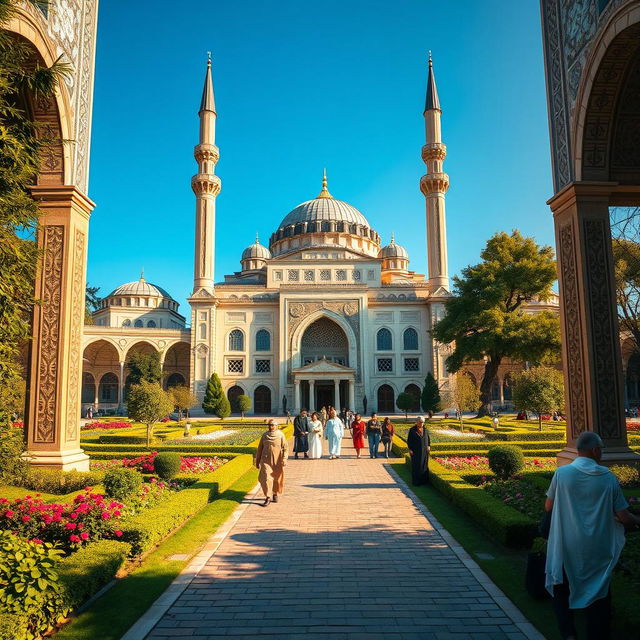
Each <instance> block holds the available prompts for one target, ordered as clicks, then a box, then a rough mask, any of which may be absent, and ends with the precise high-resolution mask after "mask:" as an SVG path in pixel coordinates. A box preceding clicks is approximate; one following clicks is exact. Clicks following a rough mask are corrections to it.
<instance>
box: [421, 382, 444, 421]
mask: <svg viewBox="0 0 640 640" xmlns="http://www.w3.org/2000/svg"><path fill="white" fill-rule="evenodd" d="M441 403H442V399H441V398H440V389H438V383H437V382H436V379H435V378H434V377H433V374H432V373H431V372H429V373H427V377H426V378H425V379H424V387H423V388H422V395H421V397H420V404H421V405H422V410H423V411H426V412H427V413H428V414H429V417H431V416H432V415H433V414H434V413H435V412H436V411H440V409H441V408H442V406H441Z"/></svg>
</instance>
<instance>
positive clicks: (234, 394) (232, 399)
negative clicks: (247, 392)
mask: <svg viewBox="0 0 640 640" xmlns="http://www.w3.org/2000/svg"><path fill="white" fill-rule="evenodd" d="M243 395H244V389H243V388H242V387H241V386H239V385H237V384H236V385H234V386H233V387H231V388H230V389H229V391H227V398H228V399H229V404H230V405H231V413H240V407H238V396H243Z"/></svg>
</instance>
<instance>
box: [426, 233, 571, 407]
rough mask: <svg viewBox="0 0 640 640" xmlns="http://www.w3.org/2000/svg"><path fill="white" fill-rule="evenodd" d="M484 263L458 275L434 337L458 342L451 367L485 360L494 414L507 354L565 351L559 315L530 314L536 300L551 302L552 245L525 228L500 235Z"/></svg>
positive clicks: (485, 399) (542, 356)
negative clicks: (498, 377) (526, 234)
mask: <svg viewBox="0 0 640 640" xmlns="http://www.w3.org/2000/svg"><path fill="white" fill-rule="evenodd" d="M480 257H481V258H482V262H480V263H479V264H476V265H474V266H469V267H466V268H465V269H463V270H462V275H461V277H455V278H454V279H453V283H454V290H453V293H454V297H452V298H450V299H449V300H448V301H447V303H446V309H445V316H444V317H443V318H442V320H440V322H438V323H437V324H436V326H435V327H434V331H433V336H434V338H435V339H436V340H438V341H439V342H442V343H454V350H453V353H452V354H451V355H450V356H449V357H448V358H447V367H448V369H449V370H450V371H452V372H456V371H459V370H460V369H461V368H462V366H463V365H464V364H465V363H468V362H474V361H478V360H483V359H484V360H485V369H484V375H483V378H482V382H481V384H480V401H481V405H480V409H479V412H478V413H479V415H481V416H483V415H488V413H489V409H490V402H491V385H492V384H493V381H494V380H495V379H496V375H497V373H498V368H499V367H500V363H501V362H502V361H503V360H504V359H505V358H512V359H514V360H520V361H529V362H533V363H540V362H543V361H546V360H548V359H553V358H558V357H559V355H560V324H559V320H558V317H557V315H556V314H553V313H551V312H548V311H542V312H539V313H535V314H526V313H524V312H523V307H524V305H526V304H527V303H528V302H531V301H533V300H536V299H538V300H543V301H544V300H547V299H548V298H549V296H550V295H551V292H552V291H551V286H552V285H553V283H554V281H555V279H556V263H555V259H554V255H553V250H552V249H551V247H547V246H539V245H538V244H536V242H535V240H534V239H533V238H525V237H523V236H522V235H521V234H520V232H519V231H517V230H516V231H513V232H512V233H511V234H508V233H504V232H501V233H496V234H495V235H494V236H493V237H492V238H490V239H489V241H488V242H487V245H486V247H485V248H484V250H483V251H482V253H481V254H480Z"/></svg>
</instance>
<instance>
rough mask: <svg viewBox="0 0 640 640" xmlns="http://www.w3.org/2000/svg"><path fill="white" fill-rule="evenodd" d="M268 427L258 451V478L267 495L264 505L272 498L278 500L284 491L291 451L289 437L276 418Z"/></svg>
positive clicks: (270, 421) (274, 500)
mask: <svg viewBox="0 0 640 640" xmlns="http://www.w3.org/2000/svg"><path fill="white" fill-rule="evenodd" d="M268 427H269V430H268V431H267V432H266V433H264V434H263V435H262V438H260V444H258V451H257V452H256V468H257V469H259V470H260V474H259V476H258V480H259V482H260V486H261V487H262V491H263V492H264V495H265V498H264V503H263V506H264V507H266V506H268V505H269V503H270V502H271V501H272V500H273V502H278V495H282V493H283V492H284V467H285V465H286V464H287V455H288V453H289V445H288V443H287V439H286V437H285V435H284V433H282V431H280V429H278V425H277V424H276V422H275V420H269V422H268Z"/></svg>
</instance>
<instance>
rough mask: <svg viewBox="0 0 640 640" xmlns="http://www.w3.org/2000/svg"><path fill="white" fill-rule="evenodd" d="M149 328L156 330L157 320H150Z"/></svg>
mask: <svg viewBox="0 0 640 640" xmlns="http://www.w3.org/2000/svg"><path fill="white" fill-rule="evenodd" d="M147 327H148V328H149V329H155V328H156V321H155V320H149V322H147Z"/></svg>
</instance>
